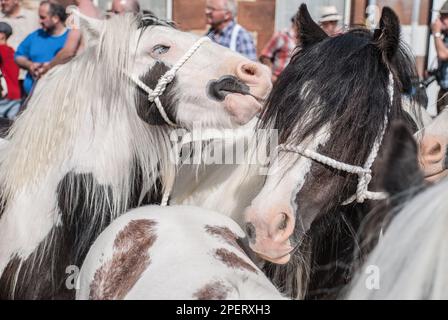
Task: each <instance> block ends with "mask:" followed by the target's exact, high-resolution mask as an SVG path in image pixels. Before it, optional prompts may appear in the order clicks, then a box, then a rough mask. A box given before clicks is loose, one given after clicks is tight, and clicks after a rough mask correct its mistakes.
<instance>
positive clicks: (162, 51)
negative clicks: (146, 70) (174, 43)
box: [152, 44, 170, 55]
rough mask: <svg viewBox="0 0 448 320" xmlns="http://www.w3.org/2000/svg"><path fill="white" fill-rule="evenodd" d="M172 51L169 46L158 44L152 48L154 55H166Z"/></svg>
mask: <svg viewBox="0 0 448 320" xmlns="http://www.w3.org/2000/svg"><path fill="white" fill-rule="evenodd" d="M169 50H170V47H169V46H165V45H163V44H158V45H156V46H154V47H153V48H152V53H155V54H157V55H161V54H165V53H167V52H168V51H169Z"/></svg>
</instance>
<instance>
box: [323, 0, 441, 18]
mask: <svg viewBox="0 0 448 320" xmlns="http://www.w3.org/2000/svg"><path fill="white" fill-rule="evenodd" d="M447 2H448V1H447ZM341 19H342V16H341V15H340V14H339V13H338V9H336V7H335V6H325V7H322V8H321V9H320V19H319V22H320V23H322V22H328V21H339V20H341Z"/></svg>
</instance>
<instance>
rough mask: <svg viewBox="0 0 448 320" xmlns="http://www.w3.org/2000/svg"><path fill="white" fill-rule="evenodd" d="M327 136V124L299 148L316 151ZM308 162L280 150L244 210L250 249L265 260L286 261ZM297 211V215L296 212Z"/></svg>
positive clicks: (290, 247)
mask: <svg viewBox="0 0 448 320" xmlns="http://www.w3.org/2000/svg"><path fill="white" fill-rule="evenodd" d="M329 137H330V131H329V129H328V126H324V127H323V128H322V129H321V130H320V131H319V132H318V133H317V134H316V135H315V136H314V137H313V138H312V139H306V141H304V142H303V143H301V144H300V145H299V147H301V148H307V149H308V150H311V151H317V150H318V149H319V147H320V146H324V145H325V144H326V142H327V141H328V139H329ZM312 165H313V160H311V159H309V158H306V157H303V156H301V155H299V154H298V153H293V152H287V153H284V151H281V152H280V154H279V156H278V157H277V158H276V159H275V160H274V163H273V165H272V166H271V170H270V171H269V173H268V177H267V180H266V183H265V185H264V187H263V189H262V190H261V192H260V193H259V194H258V196H257V197H256V198H255V199H254V200H253V201H252V204H251V206H250V207H249V208H247V209H246V213H245V219H246V222H247V223H250V224H252V225H253V227H254V228H255V230H254V231H255V235H254V236H255V239H252V240H253V243H252V245H251V248H252V249H253V250H254V251H255V252H257V253H258V254H260V256H262V257H263V258H264V259H266V260H269V261H271V262H274V263H287V262H288V261H289V258H290V257H289V252H291V250H292V249H293V247H294V246H295V245H296V244H295V243H291V239H290V237H291V235H292V234H293V232H294V228H295V224H296V223H298V222H296V218H295V215H296V213H297V204H296V203H295V199H296V196H297V194H298V193H299V192H300V190H301V189H302V188H303V186H304V184H305V181H306V179H307V174H308V173H309V172H310V169H311V166H312ZM297 214H299V215H300V212H299V213H297Z"/></svg>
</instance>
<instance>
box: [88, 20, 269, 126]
mask: <svg viewBox="0 0 448 320" xmlns="http://www.w3.org/2000/svg"><path fill="white" fill-rule="evenodd" d="M134 23H135V24H137V26H138V30H137V32H135V34H134V35H135V37H134V38H133V39H130V42H131V48H134V49H131V52H130V54H131V56H132V58H131V61H132V64H131V66H130V70H129V73H130V75H129V76H130V77H131V78H132V79H134V82H135V84H136V85H137V86H138V87H139V88H138V89H137V92H136V94H137V111H138V114H139V116H140V118H142V119H143V120H144V121H145V122H148V123H150V124H156V125H159V124H165V123H166V122H168V123H171V122H172V124H175V125H178V126H181V127H187V128H191V127H192V126H193V123H195V124H196V125H201V126H213V127H234V126H236V125H241V124H245V123H247V122H248V121H249V120H251V119H252V118H253V117H254V116H255V115H256V114H257V113H258V112H259V111H261V107H262V103H263V101H264V100H265V98H266V97H267V95H268V94H269V92H270V89H271V87H272V84H271V82H270V78H269V71H268V69H267V68H266V67H265V66H263V65H261V64H259V63H256V62H253V61H250V60H248V59H247V58H245V57H243V56H241V55H239V54H237V53H234V52H232V51H231V50H230V49H227V48H224V47H222V46H220V45H218V44H215V43H213V42H212V41H207V40H206V39H200V38H199V37H198V36H196V35H194V34H190V33H186V32H182V31H180V30H177V29H176V28H175V27H174V26H173V25H172V24H169V23H167V22H164V21H161V20H159V19H157V18H155V17H153V16H142V17H139V18H137V19H136V21H134ZM101 28H104V26H101V24H98V23H97V22H96V23H91V24H89V25H88V27H86V28H85V29H86V30H88V32H89V33H90V35H91V36H90V39H92V38H93V39H94V38H95V35H98V41H101ZM92 29H93V32H92ZM95 29H96V31H95ZM92 35H93V36H92ZM116 36H117V37H120V34H117V35H116ZM204 40H205V41H204ZM172 78H173V79H172ZM167 79H168V80H167ZM165 80H167V81H166V83H165V85H163V84H161V82H163V81H165ZM165 86H166V88H165ZM148 89H149V90H156V91H157V90H159V89H161V90H160V91H159V94H158V95H157V94H156V95H154V96H153V97H152V98H151V97H150V96H151V94H149V92H148V91H149V90H148ZM148 99H150V100H149V101H148ZM157 99H159V100H160V102H161V107H160V106H157V101H155V100H157ZM163 113H166V115H162V114H163ZM161 115H162V116H161Z"/></svg>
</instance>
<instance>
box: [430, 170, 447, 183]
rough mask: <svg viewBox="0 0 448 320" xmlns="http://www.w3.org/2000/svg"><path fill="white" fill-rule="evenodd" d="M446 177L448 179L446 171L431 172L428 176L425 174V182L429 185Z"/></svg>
mask: <svg viewBox="0 0 448 320" xmlns="http://www.w3.org/2000/svg"><path fill="white" fill-rule="evenodd" d="M446 177H448V169H444V170H442V171H439V172H436V173H433V172H431V173H429V174H425V180H426V181H428V182H431V183H436V182H438V181H440V180H442V179H443V178H446Z"/></svg>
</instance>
